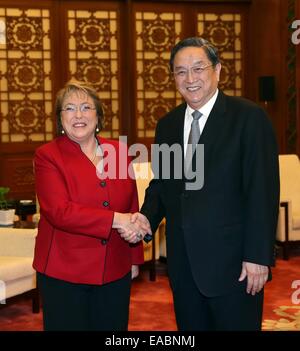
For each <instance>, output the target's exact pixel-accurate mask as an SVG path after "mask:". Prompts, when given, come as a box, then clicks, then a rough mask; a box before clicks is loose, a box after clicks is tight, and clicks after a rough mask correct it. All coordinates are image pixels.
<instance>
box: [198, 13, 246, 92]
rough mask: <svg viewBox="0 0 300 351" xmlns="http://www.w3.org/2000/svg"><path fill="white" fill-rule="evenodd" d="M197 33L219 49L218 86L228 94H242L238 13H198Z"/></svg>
mask: <svg viewBox="0 0 300 351" xmlns="http://www.w3.org/2000/svg"><path fill="white" fill-rule="evenodd" d="M197 19H198V35H199V36H203V37H204V38H205V39H207V40H209V41H210V42H212V43H213V44H214V45H215V46H216V47H217V48H218V50H219V55H220V59H221V64H222V71H221V77H220V84H219V86H220V88H221V89H222V90H223V91H224V92H225V93H227V94H229V95H236V96H240V95H242V70H243V67H242V23H241V21H242V19H241V15H240V14H234V13H232V14H230V13H222V14H214V13H205V14H202V13H198V18H197Z"/></svg>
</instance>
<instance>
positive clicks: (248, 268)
mask: <svg viewBox="0 0 300 351" xmlns="http://www.w3.org/2000/svg"><path fill="white" fill-rule="evenodd" d="M268 274H269V268H268V266H262V265H260V264H256V263H251V262H243V266H242V272H241V275H240V277H239V281H240V282H241V281H243V280H244V279H245V278H246V277H247V289H246V290H247V293H248V294H250V293H251V294H252V295H255V294H256V293H258V292H260V291H261V289H262V288H263V287H264V285H265V283H266V281H267V280H268Z"/></svg>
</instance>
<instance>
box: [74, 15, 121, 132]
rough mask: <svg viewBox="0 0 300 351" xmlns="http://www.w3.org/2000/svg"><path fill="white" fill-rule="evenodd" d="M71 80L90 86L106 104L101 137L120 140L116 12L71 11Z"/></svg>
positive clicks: (104, 105) (104, 104)
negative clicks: (84, 82) (82, 81)
mask: <svg viewBox="0 0 300 351" xmlns="http://www.w3.org/2000/svg"><path fill="white" fill-rule="evenodd" d="M68 31H69V38H68V44H69V47H68V50H69V70H70V76H71V77H72V78H76V79H78V80H84V81H87V82H90V83H91V84H92V85H93V86H94V88H95V89H97V91H98V92H99V96H100V98H101V101H102V103H103V109H104V123H103V130H102V132H101V135H102V136H104V137H111V138H117V137H118V135H119V128H120V116H119V113H120V111H119V87H120V84H119V81H120V79H119V77H120V72H119V62H118V61H119V56H118V37H117V35H118V18H117V12H116V11H93V12H92V11H83V10H70V11H68Z"/></svg>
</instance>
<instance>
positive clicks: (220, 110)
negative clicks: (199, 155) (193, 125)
mask: <svg viewBox="0 0 300 351" xmlns="http://www.w3.org/2000/svg"><path fill="white" fill-rule="evenodd" d="M225 111H226V96H225V95H224V94H223V93H222V92H221V91H219V94H218V97H217V100H216V102H215V104H214V106H213V109H212V110H211V113H210V115H209V117H208V119H207V121H206V123H205V126H204V129H203V131H202V133H201V136H200V139H199V144H204V147H205V153H206V152H207V151H208V150H207V148H208V147H210V146H211V145H212V144H213V142H214V141H215V140H216V138H217V137H218V134H219V132H220V128H222V124H223V123H224V113H225Z"/></svg>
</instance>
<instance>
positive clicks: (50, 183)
mask: <svg viewBox="0 0 300 351" xmlns="http://www.w3.org/2000/svg"><path fill="white" fill-rule="evenodd" d="M102 115H103V113H102V107H101V102H100V100H99V97H98V95H97V93H96V91H95V90H94V89H93V88H91V87H90V86H88V85H87V84H86V83H82V82H78V81H70V82H68V83H67V84H66V86H65V87H64V89H62V90H61V91H59V93H58V95H57V99H56V116H57V126H58V132H59V134H60V136H59V137H57V138H56V139H55V140H53V141H52V142H50V143H47V144H45V145H43V146H41V147H40V148H38V149H37V151H36V154H35V158H34V166H35V178H36V192H37V196H38V200H39V203H40V212H41V219H40V222H39V230H38V235H37V238H36V246H35V256H34V262H33V267H34V268H35V269H36V270H37V272H38V286H39V289H40V291H41V296H42V300H43V315H44V329H45V330H126V329H127V325H128V311H129V296H130V283H131V275H132V276H133V277H134V276H136V275H137V274H138V266H137V265H139V264H142V263H143V246H142V242H141V240H142V239H143V236H144V235H145V234H146V232H151V230H150V227H149V225H148V223H147V222H146V220H145V221H140V222H139V223H131V222H130V219H131V213H134V212H136V211H138V198H137V190H136V184H135V180H134V179H132V178H131V177H130V176H129V173H128V168H129V171H131V170H130V160H129V158H128V157H127V162H125V165H126V166H127V169H126V170H125V171H126V173H125V174H127V177H122V179H119V178H118V177H116V178H115V179H113V178H114V177H109V176H104V177H99V166H100V165H101V164H103V156H102V155H103V152H101V150H103V149H109V148H110V149H111V148H112V149H113V150H114V151H115V152H114V153H113V156H114V157H112V158H109V163H108V165H109V166H114V167H116V169H115V171H116V172H113V173H115V174H119V171H122V173H123V174H124V169H119V165H120V164H124V162H123V163H122V162H119V149H120V144H119V142H117V141H111V140H106V139H103V138H101V137H98V136H97V133H98V132H99V130H100V129H101V119H102ZM105 146H109V147H108V148H107V147H106V148H105ZM123 147H124V146H123ZM105 156H106V155H104V157H105ZM108 157H110V156H109V155H108ZM101 162H102V163H101ZM103 171H107V169H106V168H104V170H103ZM123 178H125V179H123ZM118 230H119V231H120V232H122V237H121V236H120V234H119V233H118ZM124 233H125V234H124Z"/></svg>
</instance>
